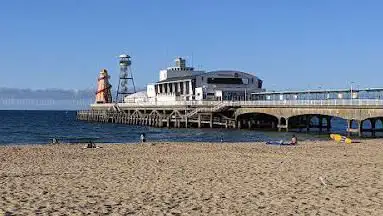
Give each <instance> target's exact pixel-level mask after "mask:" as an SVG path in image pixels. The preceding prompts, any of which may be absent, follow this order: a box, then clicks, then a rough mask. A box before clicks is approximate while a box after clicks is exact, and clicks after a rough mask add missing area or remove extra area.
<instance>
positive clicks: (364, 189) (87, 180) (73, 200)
mask: <svg viewBox="0 0 383 216" xmlns="http://www.w3.org/2000/svg"><path fill="white" fill-rule="evenodd" d="M82 146H83V145H81V146H80V145H45V146H38V145H36V146H33V145H31V146H5V147H4V146H3V147H0V167H1V169H0V192H1V193H0V215H1V213H3V214H4V213H9V215H13V214H15V215H35V214H39V213H41V214H45V215H64V214H67V215H86V214H88V215H306V214H308V215H383V207H382V206H383V181H382V180H383V172H382V171H383V140H381V139H379V140H366V141H363V142H362V143H355V144H351V145H345V144H339V143H333V142H330V141H328V142H327V141H321V142H310V143H309V142H303V143H299V145H298V146H294V147H291V146H269V145H265V144H261V143H260V144H253V143H252V144H249V143H235V144H221V143H218V144H207V143H195V144H191V143H182V144H181V143H156V144H155V145H147V144H145V145H139V144H129V145H125V144H114V145H113V144H105V145H102V146H103V148H99V149H83V148H82Z"/></svg>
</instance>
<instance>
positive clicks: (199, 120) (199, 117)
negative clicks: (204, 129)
mask: <svg viewBox="0 0 383 216" xmlns="http://www.w3.org/2000/svg"><path fill="white" fill-rule="evenodd" d="M198 128H201V114H198Z"/></svg>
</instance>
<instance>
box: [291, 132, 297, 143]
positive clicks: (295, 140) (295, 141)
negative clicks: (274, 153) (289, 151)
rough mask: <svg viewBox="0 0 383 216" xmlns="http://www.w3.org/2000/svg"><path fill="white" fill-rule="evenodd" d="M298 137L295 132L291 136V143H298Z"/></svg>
mask: <svg viewBox="0 0 383 216" xmlns="http://www.w3.org/2000/svg"><path fill="white" fill-rule="evenodd" d="M297 142H298V141H297V137H296V136H295V134H293V137H291V143H290V144H291V145H296V144H297Z"/></svg>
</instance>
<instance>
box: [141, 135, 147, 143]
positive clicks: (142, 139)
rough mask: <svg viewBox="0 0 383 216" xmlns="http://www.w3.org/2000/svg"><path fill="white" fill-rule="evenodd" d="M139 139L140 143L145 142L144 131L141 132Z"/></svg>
mask: <svg viewBox="0 0 383 216" xmlns="http://www.w3.org/2000/svg"><path fill="white" fill-rule="evenodd" d="M140 140H141V142H142V143H144V142H146V138H145V133H142V134H141V136H140Z"/></svg>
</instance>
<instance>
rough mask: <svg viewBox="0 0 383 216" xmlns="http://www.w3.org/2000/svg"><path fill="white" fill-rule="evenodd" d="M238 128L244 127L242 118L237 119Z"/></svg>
mask: <svg viewBox="0 0 383 216" xmlns="http://www.w3.org/2000/svg"><path fill="white" fill-rule="evenodd" d="M237 128H238V129H241V128H242V121H241V120H238V121H237Z"/></svg>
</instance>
